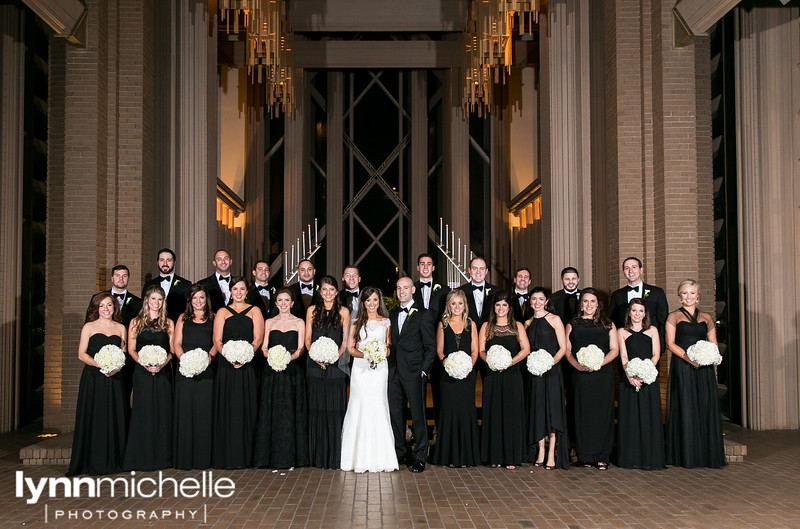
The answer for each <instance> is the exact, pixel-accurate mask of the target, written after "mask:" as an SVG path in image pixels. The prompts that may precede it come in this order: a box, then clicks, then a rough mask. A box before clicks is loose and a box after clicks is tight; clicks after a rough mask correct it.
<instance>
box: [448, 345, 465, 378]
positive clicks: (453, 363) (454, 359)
mask: <svg viewBox="0 0 800 529" xmlns="http://www.w3.org/2000/svg"><path fill="white" fill-rule="evenodd" d="M444 370H445V371H447V374H448V375H450V376H451V377H453V378H455V379H457V380H464V379H465V378H467V375H469V374H470V372H471V371H472V358H470V356H469V355H468V354H467V353H465V352H464V351H455V352H453V353H450V354H449V355H447V357H446V358H445V359H444Z"/></svg>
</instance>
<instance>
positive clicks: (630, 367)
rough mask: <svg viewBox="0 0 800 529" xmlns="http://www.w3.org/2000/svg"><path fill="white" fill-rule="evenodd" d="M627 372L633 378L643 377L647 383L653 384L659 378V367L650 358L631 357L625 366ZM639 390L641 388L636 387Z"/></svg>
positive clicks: (643, 380) (642, 379)
mask: <svg viewBox="0 0 800 529" xmlns="http://www.w3.org/2000/svg"><path fill="white" fill-rule="evenodd" d="M625 374H626V375H628V376H629V377H631V378H638V379H641V381H642V382H644V383H645V384H652V383H653V382H655V381H656V379H657V378H658V369H656V366H654V365H653V362H651V361H650V360H645V359H643V358H631V359H630V360H628V364H627V365H626V366H625ZM636 392H637V393H638V392H639V388H636Z"/></svg>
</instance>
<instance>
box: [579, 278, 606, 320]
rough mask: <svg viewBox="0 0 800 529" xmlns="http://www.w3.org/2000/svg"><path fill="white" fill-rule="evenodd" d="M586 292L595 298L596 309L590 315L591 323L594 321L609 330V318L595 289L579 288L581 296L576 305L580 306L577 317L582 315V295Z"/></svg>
mask: <svg viewBox="0 0 800 529" xmlns="http://www.w3.org/2000/svg"><path fill="white" fill-rule="evenodd" d="M586 294H591V295H592V296H594V297H595V299H597V310H596V311H595V312H594V316H592V323H594V324H595V325H601V326H603V327H605V328H606V329H608V330H611V320H609V319H608V317H607V316H606V315H605V313H604V312H603V302H602V301H600V294H598V292H597V290H595V289H593V288H592V287H586V288H584V289H583V290H581V297H580V300H579V301H578V305H579V307H580V309H579V310H580V316H579V317H581V318H582V317H583V297H584V296H585V295H586Z"/></svg>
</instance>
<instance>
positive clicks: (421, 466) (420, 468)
mask: <svg viewBox="0 0 800 529" xmlns="http://www.w3.org/2000/svg"><path fill="white" fill-rule="evenodd" d="M411 472H425V463H423V462H421V461H414V464H413V465H411Z"/></svg>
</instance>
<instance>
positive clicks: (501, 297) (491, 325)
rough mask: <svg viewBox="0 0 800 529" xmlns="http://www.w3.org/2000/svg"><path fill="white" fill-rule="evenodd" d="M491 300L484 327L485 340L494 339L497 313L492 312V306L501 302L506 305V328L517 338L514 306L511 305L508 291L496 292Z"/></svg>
mask: <svg viewBox="0 0 800 529" xmlns="http://www.w3.org/2000/svg"><path fill="white" fill-rule="evenodd" d="M491 299H492V311H491V312H490V313H489V321H488V322H487V325H486V339H487V340H491V339H492V338H494V330H495V328H496V327H497V313H496V312H495V310H494V306H495V304H497V303H499V302H501V301H505V302H506V303H507V304H508V316H507V318H508V327H509V329H510V330H511V332H513V333H514V336H516V337H517V338H519V336H518V335H517V320H516V319H514V306H513V305H512V304H511V294H510V293H509V292H508V290H498V291H497V292H495V293H494V296H492V298H491Z"/></svg>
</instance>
